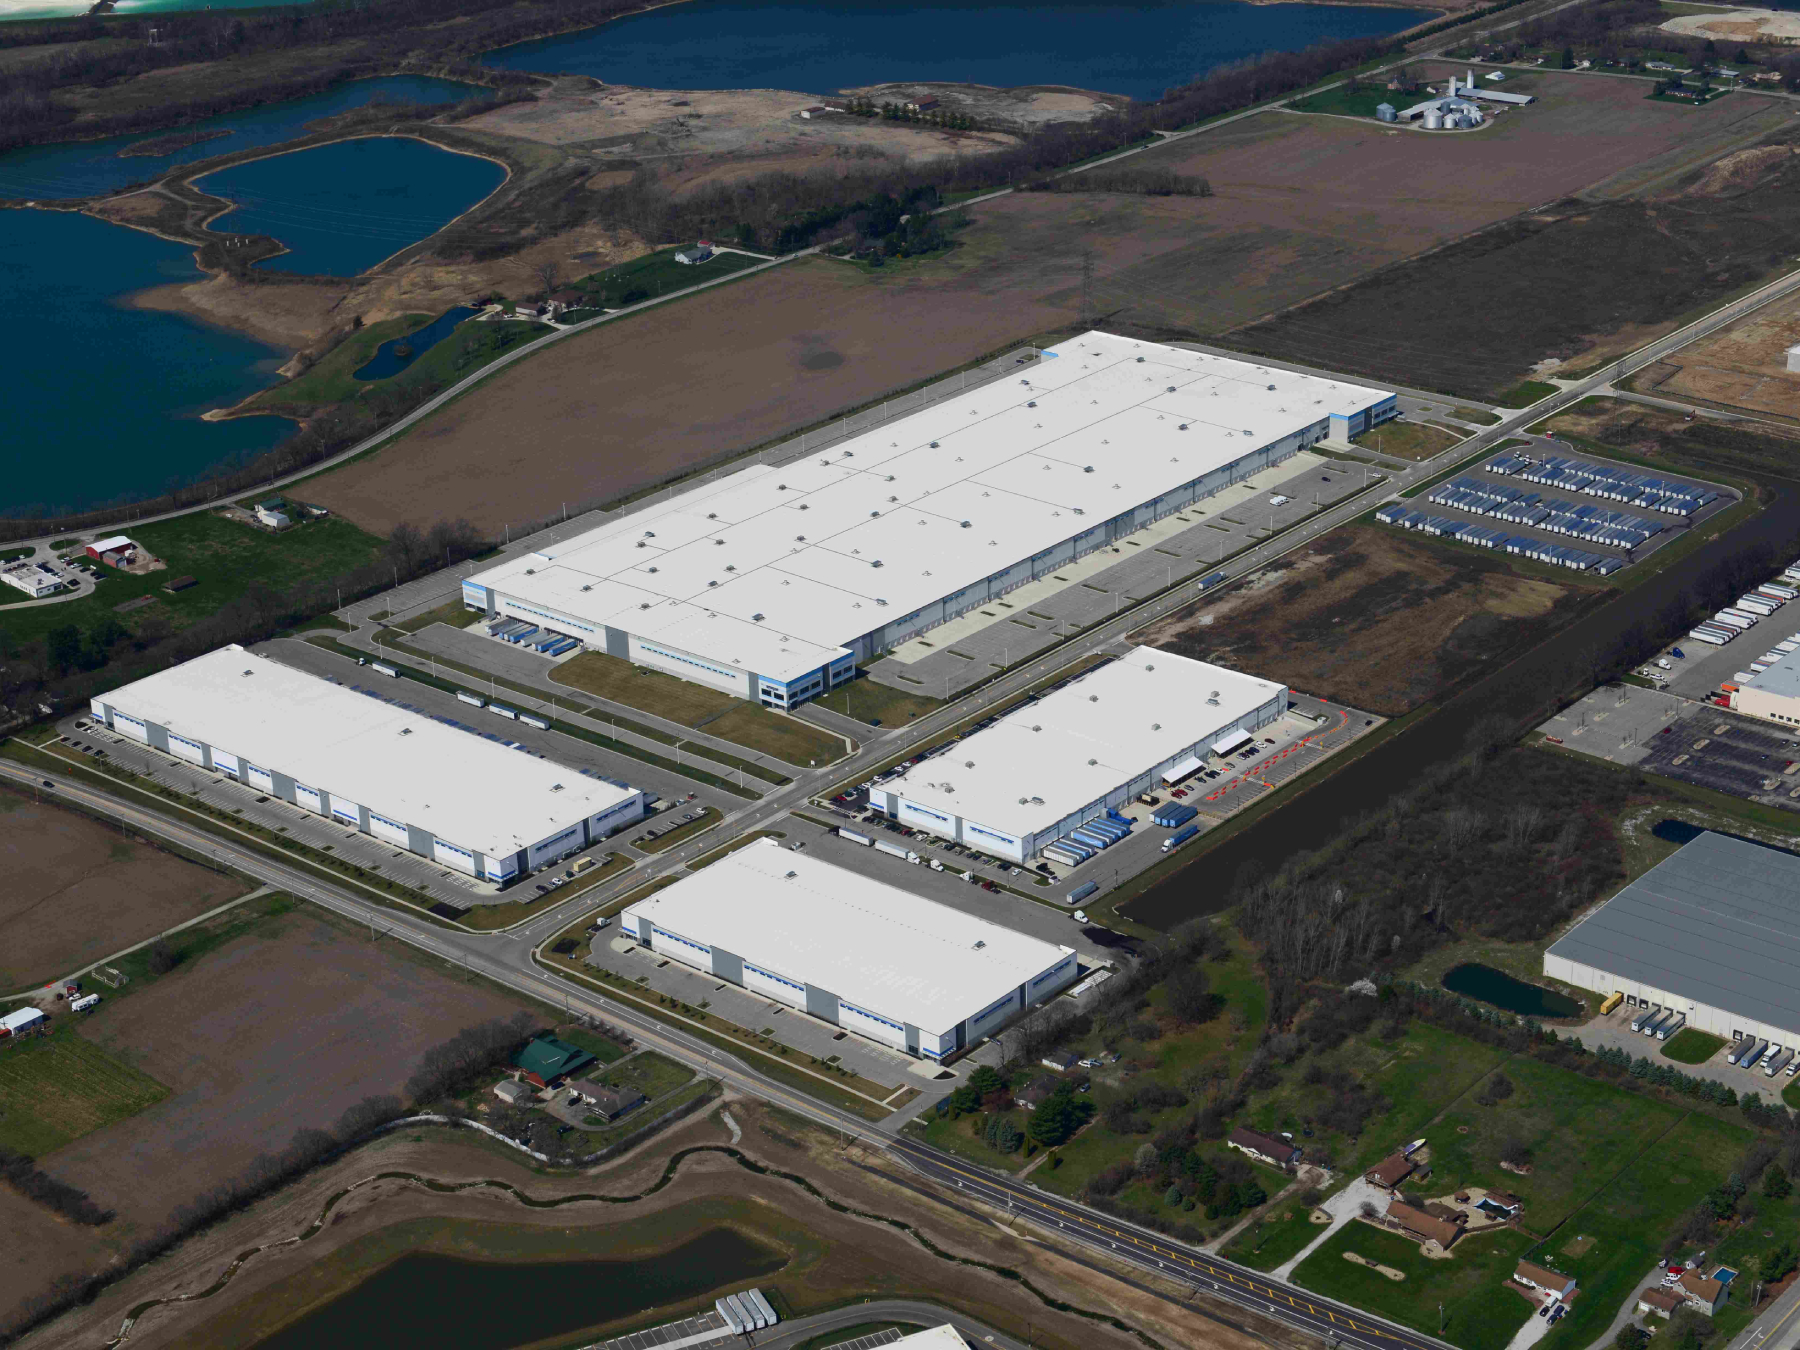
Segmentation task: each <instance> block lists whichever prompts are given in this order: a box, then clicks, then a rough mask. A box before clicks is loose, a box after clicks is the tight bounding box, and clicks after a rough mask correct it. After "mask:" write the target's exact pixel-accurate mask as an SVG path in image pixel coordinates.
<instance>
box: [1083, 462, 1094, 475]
mask: <svg viewBox="0 0 1800 1350" xmlns="http://www.w3.org/2000/svg"><path fill="white" fill-rule="evenodd" d="M1081 471H1082V472H1083V473H1092V472H1093V471H1094V466H1093V465H1092V464H1088V465H1084V466H1083V467H1082V470H1081Z"/></svg>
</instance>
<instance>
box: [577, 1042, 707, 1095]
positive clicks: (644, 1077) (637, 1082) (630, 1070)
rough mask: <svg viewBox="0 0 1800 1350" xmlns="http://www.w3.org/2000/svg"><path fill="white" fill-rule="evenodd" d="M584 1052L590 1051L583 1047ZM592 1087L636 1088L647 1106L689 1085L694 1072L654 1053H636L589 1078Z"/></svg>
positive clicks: (650, 1051)
mask: <svg viewBox="0 0 1800 1350" xmlns="http://www.w3.org/2000/svg"><path fill="white" fill-rule="evenodd" d="M583 1048H584V1049H591V1048H592V1047H590V1046H587V1045H586V1044H585V1043H583ZM588 1077H590V1078H591V1079H593V1081H594V1082H596V1083H601V1084H604V1085H605V1086H607V1087H613V1088H636V1089H637V1090H638V1091H639V1092H641V1093H643V1094H644V1096H645V1097H646V1098H647V1099H648V1100H649V1101H651V1102H654V1101H656V1099H657V1098H659V1097H663V1096H666V1095H668V1094H669V1093H671V1092H673V1091H675V1090H676V1089H677V1088H680V1087H685V1086H686V1085H687V1084H688V1083H690V1082H692V1081H693V1077H694V1072H693V1070H692V1069H689V1068H688V1067H687V1066H686V1065H682V1064H677V1063H676V1062H675V1061H674V1060H672V1059H669V1058H667V1057H665V1056H663V1055H659V1054H657V1053H656V1051H654V1050H640V1051H638V1053H637V1054H635V1055H632V1056H631V1057H630V1058H629V1059H622V1060H620V1061H619V1062H618V1063H616V1064H614V1065H613V1066H612V1067H611V1068H609V1069H608V1070H607V1071H606V1072H605V1073H602V1074H589V1075H588Z"/></svg>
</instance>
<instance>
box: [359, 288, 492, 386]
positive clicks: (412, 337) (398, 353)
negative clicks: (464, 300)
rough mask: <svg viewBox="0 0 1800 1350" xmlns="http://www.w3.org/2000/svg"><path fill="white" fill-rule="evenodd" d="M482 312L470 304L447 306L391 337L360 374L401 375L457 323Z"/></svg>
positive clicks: (363, 377)
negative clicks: (422, 323)
mask: <svg viewBox="0 0 1800 1350" xmlns="http://www.w3.org/2000/svg"><path fill="white" fill-rule="evenodd" d="M479 312H480V311H479V310H474V309H471V308H469V306H467V305H458V306H457V307H456V308H455V309H451V310H445V311H444V313H442V314H440V315H438V316H437V318H435V319H433V320H432V321H431V322H430V323H428V324H426V325H425V326H424V327H423V328H421V329H419V330H417V331H416V332H412V333H408V334H407V335H406V336H405V337H397V338H389V339H388V340H387V341H386V342H384V343H382V344H381V345H380V346H379V347H377V348H376V349H375V355H374V356H372V357H370V358H369V360H368V361H367V363H365V364H364V365H363V366H361V367H360V368H358V370H357V372H356V378H357V379H359V380H385V379H387V378H388V377H389V376H392V375H398V374H399V373H400V372H401V371H403V370H405V369H406V368H407V367H408V366H410V365H411V364H412V363H413V362H414V361H417V360H418V359H419V358H420V357H421V356H423V355H424V354H425V353H426V352H428V351H430V350H431V349H432V348H433V347H435V346H437V345H438V343H440V342H442V341H443V340H444V339H445V338H447V337H449V336H450V332H451V330H452V329H454V328H455V327H456V325H457V324H459V323H461V322H462V321H463V320H464V319H466V318H468V317H469V316H470V315H471V314H477V313H479Z"/></svg>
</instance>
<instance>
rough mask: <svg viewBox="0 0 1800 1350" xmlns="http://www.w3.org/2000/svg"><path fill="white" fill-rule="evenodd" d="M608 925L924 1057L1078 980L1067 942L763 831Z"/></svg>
mask: <svg viewBox="0 0 1800 1350" xmlns="http://www.w3.org/2000/svg"><path fill="white" fill-rule="evenodd" d="M619 922H620V926H621V927H622V928H623V929H624V931H625V935H626V936H627V937H629V938H632V939H635V940H636V941H637V942H638V943H640V944H641V945H643V946H645V947H648V948H649V949H650V950H652V951H653V952H655V953H656V954H657V955H658V956H666V957H670V958H672V959H674V960H676V961H680V962H682V963H683V964H685V965H689V966H693V967H695V968H697V969H699V970H703V971H705V972H707V973H708V974H709V975H714V976H717V977H718V978H719V979H722V980H728V981H730V982H731V983H732V984H736V985H741V986H743V987H744V988H745V989H748V990H750V991H751V992H753V993H757V994H761V995H763V996H764V997H765V998H770V999H774V1000H775V1001H776V1002H778V1003H782V1004H785V1005H786V1006H788V1007H790V1008H794V1009H797V1010H799V1011H801V1012H807V1013H811V1014H812V1015H813V1016H814V1017H818V1018H821V1019H823V1020H824V1021H826V1022H830V1023H831V1024H832V1025H834V1026H840V1027H843V1028H844V1029H845V1030H846V1031H854V1032H856V1033H857V1034H858V1035H860V1036H866V1037H868V1038H869V1039H870V1040H873V1041H879V1042H880V1043H881V1044H883V1045H886V1046H889V1047H890V1048H892V1049H895V1050H903V1051H905V1052H907V1053H909V1054H914V1055H919V1056H921V1057H923V1058H926V1059H944V1058H947V1057H949V1056H951V1055H953V1054H955V1053H957V1052H958V1051H960V1050H964V1049H967V1048H969V1047H971V1046H973V1045H975V1044H977V1043H979V1042H980V1041H981V1040H982V1039H983V1038H984V1037H987V1036H991V1035H993V1034H994V1032H996V1031H998V1030H999V1029H1000V1028H1001V1027H1003V1026H1005V1025H1006V1024H1007V1022H1009V1021H1010V1020H1012V1019H1013V1018H1014V1017H1016V1016H1018V1015H1019V1014H1020V1013H1021V1012H1023V1011H1025V1010H1026V1009H1028V1008H1030V1007H1033V1006H1034V1005H1036V1004H1038V1003H1041V1002H1042V1001H1043V1000H1045V999H1047V998H1049V997H1050V996H1051V995H1053V994H1055V993H1057V992H1059V991H1060V990H1062V989H1064V988H1066V987H1067V986H1068V985H1070V984H1071V983H1073V982H1074V980H1075V978H1076V976H1077V975H1078V974H1079V967H1078V963H1077V961H1076V957H1075V951H1074V949H1073V948H1070V947H1060V946H1057V945H1056V944H1054V943H1050V942H1044V941H1041V940H1040V939H1038V938H1034V937H1027V936H1026V935H1025V934H1023V933H1016V932H1014V931H1013V930H1012V929H1010V928H1004V927H1002V926H1001V925H999V924H996V923H990V922H988V921H987V920H986V919H978V918H976V917H975V916H974V915H971V914H964V913H963V912H962V911H961V910H956V909H952V908H950V906H948V905H942V904H939V903H938V902H937V901H935V900H927V899H924V898H923V897H921V896H917V895H914V894H912V893H911V892H910V891H904V890H901V889H900V888H899V887H898V886H890V885H888V884H887V883H886V882H884V881H875V880H873V879H871V878H869V877H865V876H862V875H860V874H859V873H856V872H851V871H848V870H847V869H845V868H842V867H836V866H833V865H832V864H831V863H828V862H823V861H821V860H820V859H818V858H816V857H814V856H813V855H812V854H810V853H805V854H802V853H795V852H792V851H790V850H788V849H784V848H782V847H781V845H779V844H777V843H776V842H775V841H774V840H773V839H758V840H757V841H756V842H755V843H753V844H750V845H747V846H746V847H744V848H741V849H738V850H737V851H736V852H735V853H729V854H727V855H726V856H725V857H723V858H721V859H719V860H718V861H717V862H714V863H709V864H708V865H707V866H706V867H704V868H702V869H701V870H700V871H698V872H696V873H694V874H692V875H690V876H685V877H683V878H682V879H681V880H680V881H677V882H676V883H675V884H674V885H673V886H670V887H668V888H666V889H664V890H661V891H658V892H657V893H656V894H655V895H652V896H650V897H648V898H647V899H644V900H640V901H639V902H638V903H637V904H635V905H632V906H631V907H630V908H628V909H627V910H626V911H625V912H624V914H623V915H622V916H621V917H620V921H619Z"/></svg>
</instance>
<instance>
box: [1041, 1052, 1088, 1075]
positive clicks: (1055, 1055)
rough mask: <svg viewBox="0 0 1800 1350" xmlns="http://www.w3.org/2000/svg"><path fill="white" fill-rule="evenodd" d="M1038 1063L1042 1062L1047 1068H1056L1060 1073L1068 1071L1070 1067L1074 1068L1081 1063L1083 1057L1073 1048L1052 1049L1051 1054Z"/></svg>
mask: <svg viewBox="0 0 1800 1350" xmlns="http://www.w3.org/2000/svg"><path fill="white" fill-rule="evenodd" d="M1038 1063H1040V1064H1042V1065H1043V1066H1044V1067H1045V1068H1046V1069H1055V1070H1056V1071H1057V1072H1058V1073H1067V1072H1068V1071H1069V1070H1070V1069H1073V1068H1074V1067H1075V1066H1076V1065H1077V1064H1079V1063H1081V1059H1080V1057H1079V1056H1078V1055H1077V1054H1076V1053H1075V1052H1074V1051H1073V1050H1052V1051H1051V1052H1050V1053H1049V1054H1047V1055H1045V1056H1044V1057H1043V1058H1042V1059H1041V1060H1039V1061H1038Z"/></svg>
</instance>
